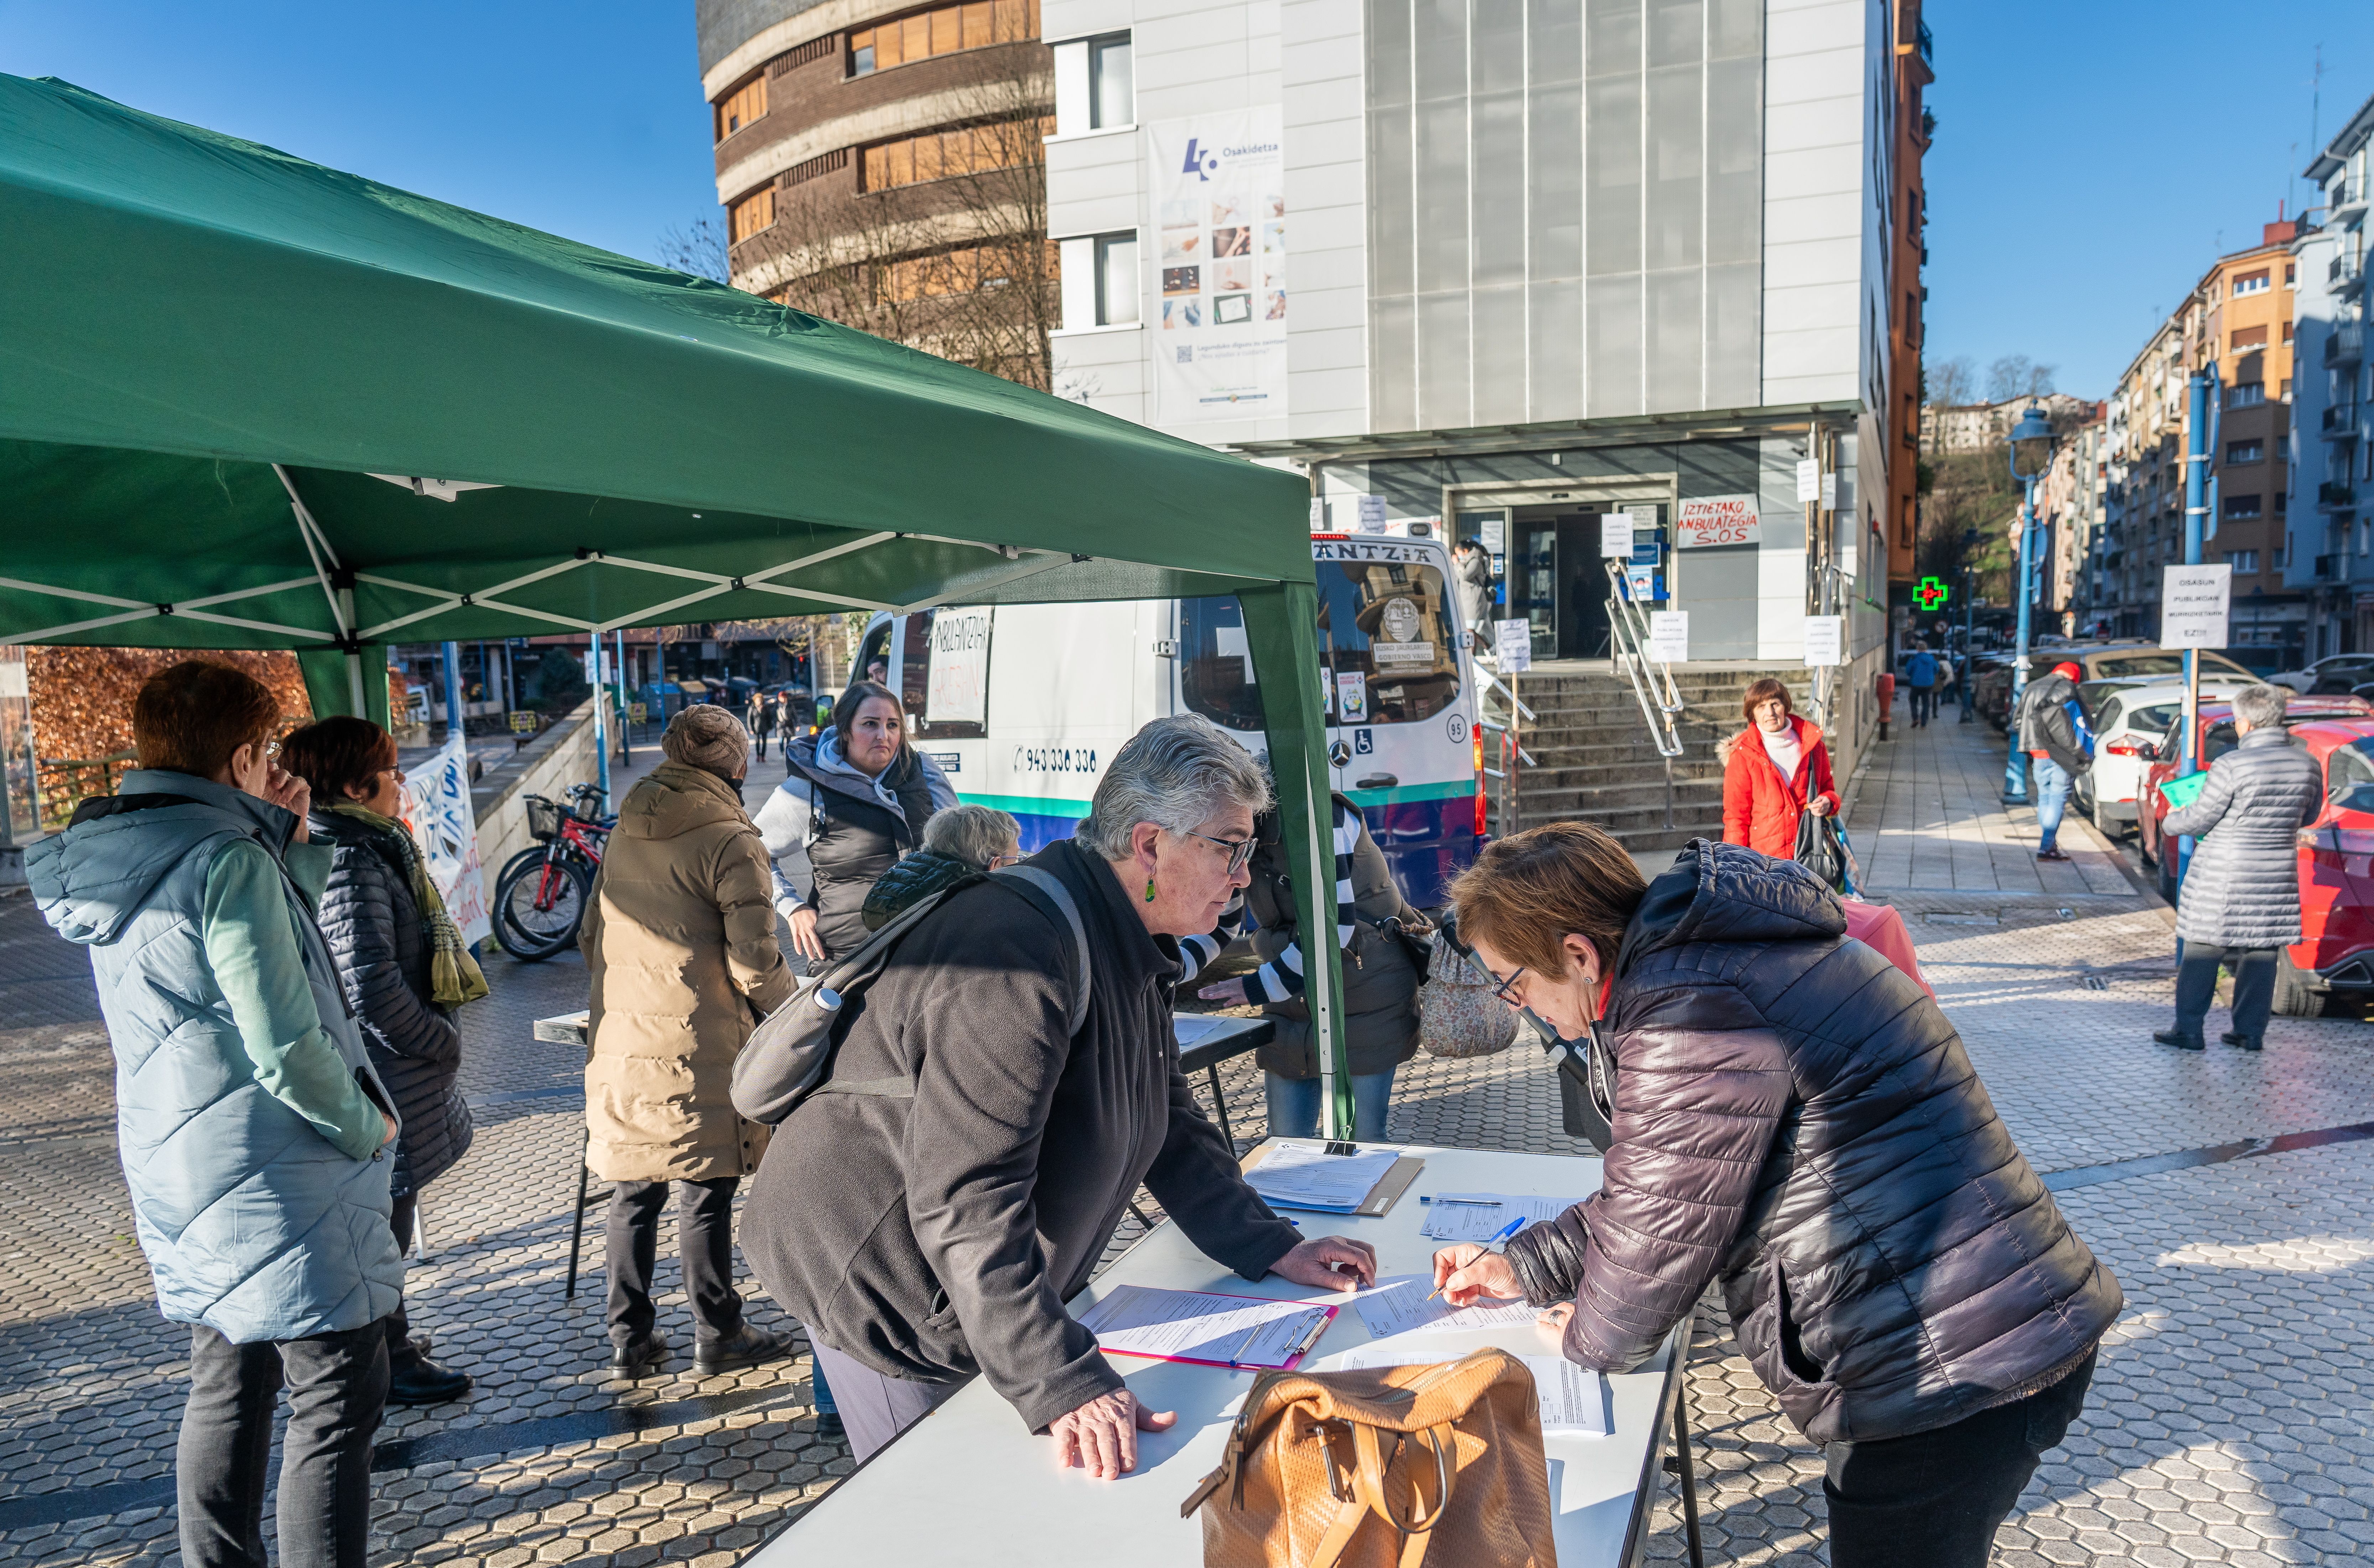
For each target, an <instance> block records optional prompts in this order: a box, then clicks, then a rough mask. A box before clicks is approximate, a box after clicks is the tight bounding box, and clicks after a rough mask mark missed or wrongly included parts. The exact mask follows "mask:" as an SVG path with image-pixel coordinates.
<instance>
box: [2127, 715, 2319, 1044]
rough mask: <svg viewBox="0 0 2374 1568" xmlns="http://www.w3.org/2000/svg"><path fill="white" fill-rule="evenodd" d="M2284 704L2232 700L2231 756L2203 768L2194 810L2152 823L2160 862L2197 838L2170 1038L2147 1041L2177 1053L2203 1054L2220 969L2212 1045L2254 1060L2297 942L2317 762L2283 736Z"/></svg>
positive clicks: (2184, 899) (2187, 882)
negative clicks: (2303, 850)
mask: <svg viewBox="0 0 2374 1568" xmlns="http://www.w3.org/2000/svg"><path fill="white" fill-rule="evenodd" d="M2290 696H2291V694H2290V693H2289V692H2287V691H2286V690H2284V689H2283V688H2282V687H2280V686H2267V685H2262V686H2246V687H2244V688H2243V689H2242V690H2239V691H2238V692H2236V693H2235V694H2234V696H2233V697H2232V699H2231V701H2232V702H2233V705H2234V730H2235V733H2236V734H2237V735H2238V736H2239V737H2240V739H2239V743H2238V744H2237V745H2236V746H2235V748H2234V749H2233V750H2231V751H2228V752H2227V753H2226V755H2224V756H2223V757H2220V758H2218V759H2217V760H2215V762H2212V763H2211V764H2210V765H2209V777H2208V779H2207V780H2206V781H2204V783H2203V784H2202V786H2201V794H2200V795H2199V796H2197V797H2196V798H2195V799H2194V800H2193V802H2192V805H2190V806H2186V807H2182V808H2179V809H2177V810H2174V811H2170V812H2169V813H2168V817H2167V819H2165V820H2164V821H2162V822H2161V824H2160V841H2159V842H2160V853H2161V854H2162V855H2173V854H2175V853H2176V841H2177V840H2178V839H2179V838H2180V837H2187V836H2190V837H2193V838H2197V839H2199V840H2200V841H2201V842H2200V843H2198V844H2196V845H2194V846H2193V851H2192V864H2191V865H2190V866H2188V867H2186V869H2185V873H2184V882H2183V886H2182V889H2181V890H2180V892H2179V893H2178V895H2177V901H2176V938H2177V943H2178V949H2179V951H2178V961H2177V970H2176V1027H2175V1028H2174V1029H2163V1030H2160V1031H2157V1032H2155V1033H2154V1034H2153V1035H2152V1038H2153V1039H2154V1040H2156V1041H2157V1042H2159V1043H2161V1044H2163V1045H2173V1046H2175V1047H2176V1048H2177V1049H2178V1050H2180V1051H2199V1050H2204V1049H2206V1046H2205V1043H2204V1040H2203V1030H2202V1020H2203V1019H2204V1017H2206V1016H2207V1014H2208V1012H2209V1003H2210V998H2211V996H2213V995H2214V994H2215V991H2216V989H2217V972H2218V970H2219V969H2220V968H2221V967H2222V968H2225V969H2228V970H2231V971H2232V972H2233V974H2234V1027H2233V1028H2231V1029H2229V1030H2227V1032H2225V1033H2224V1034H2223V1035H2221V1036H2220V1037H2219V1038H2221V1039H2222V1040H2224V1041H2225V1043H2227V1044H2228V1045H2239V1046H2240V1047H2241V1048H2242V1049H2243V1050H2245V1051H2256V1050H2258V1049H2259V1048H2260V1044H2261V1042H2262V1039H2263V1038H2264V1036H2265V1034H2266V1031H2267V1015H2268V1013H2269V1012H2270V1011H2271V1010H2272V1008H2273V1007H2274V994H2275V967H2276V965H2277V964H2278V963H2279V962H2280V961H2281V959H2282V953H2281V949H2285V948H2288V947H2290V946H2292V945H2293V944H2295V943H2297V942H2298V940H2299V939H2300V895H2299V841H2298V832H2299V831H2300V829H2302V828H2304V827H2306V826H2308V824H2309V823H2310V822H2313V821H2315V820H2316V819H2317V817H2318V815H2319V814H2320V813H2321V811H2322V810H2323V808H2324V796H2323V784H2322V781H2321V779H2320V778H2319V776H2318V772H2317V765H2316V760H2315V759H2314V758H2312V757H2310V756H2309V754H2308V753H2307V752H2306V751H2304V750H2302V749H2299V748H2298V747H2297V746H2295V745H2293V744H2292V741H2291V737H2290V736H2289V735H2288V734H2286V732H2285V730H2284V709H2285V705H2286V703H2287V702H2288V701H2289V700H2290Z"/></svg>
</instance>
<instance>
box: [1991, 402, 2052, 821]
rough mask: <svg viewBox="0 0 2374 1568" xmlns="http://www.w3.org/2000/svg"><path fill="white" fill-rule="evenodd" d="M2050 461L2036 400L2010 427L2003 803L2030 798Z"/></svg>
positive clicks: (2047, 429)
mask: <svg viewBox="0 0 2374 1568" xmlns="http://www.w3.org/2000/svg"><path fill="white" fill-rule="evenodd" d="M2051 463H2052V422H2051V420H2049V419H2046V418H2045V417H2044V410H2043V409H2042V408H2041V407H2039V406H2038V405H2036V404H2034V403H2030V404H2029V405H2028V406H2027V412H2026V413H2024V414H2022V415H2020V417H2019V423H2017V424H2016V425H2014V426H2012V428H2011V477H2013V478H2015V479H2017V480H2018V481H2019V483H2020V502H2019V575H2018V576H2016V578H2014V579H2013V580H2012V595H2013V597H2014V598H2015V599H2016V600H2017V601H2018V604H2019V641H2018V643H2016V647H2015V651H2014V653H2013V655H2012V661H2011V751H2010V754H2009V755H2008V756H2006V757H2005V758H2004V792H2003V798H2004V805H2006V806H2014V805H2024V804H2026V803H2027V753H2026V752H2025V751H2022V750H2021V749H2019V700H2020V696H2021V694H2022V693H2023V692H2025V691H2026V690H2027V616H2028V603H2029V601H2030V600H2031V599H2033V598H2034V597H2035V596H2036V583H2035V578H2036V481H2037V480H2039V479H2040V478H2042V477H2044V471H2045V469H2046V468H2048V467H2050V466H2051Z"/></svg>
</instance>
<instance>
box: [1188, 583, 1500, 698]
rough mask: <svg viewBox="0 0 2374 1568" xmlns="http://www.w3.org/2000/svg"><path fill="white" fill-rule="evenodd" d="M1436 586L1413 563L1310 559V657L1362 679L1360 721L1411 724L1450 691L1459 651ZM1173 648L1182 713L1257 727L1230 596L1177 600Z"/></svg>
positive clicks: (1249, 669)
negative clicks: (1314, 597) (1315, 616)
mask: <svg viewBox="0 0 2374 1568" xmlns="http://www.w3.org/2000/svg"><path fill="white" fill-rule="evenodd" d="M1443 594H1444V589H1443V583H1442V573H1441V572H1439V571H1437V570H1436V569H1435V568H1434V567H1432V566H1429V565H1426V564H1424V563H1421V562H1416V561H1384V560H1367V561H1351V560H1328V561H1322V562H1320V563H1319V646H1320V650H1321V652H1320V662H1321V664H1322V666H1328V667H1330V668H1332V670H1333V672H1334V674H1335V675H1337V676H1343V675H1350V674H1357V675H1358V676H1360V677H1361V678H1363V680H1364V681H1365V683H1366V686H1367V697H1368V709H1369V716H1368V719H1367V722H1368V723H1369V724H1374V725H1398V724H1413V723H1416V721H1418V720H1420V719H1427V718H1432V717H1433V716H1434V715H1435V714H1437V713H1441V712H1443V711H1444V710H1446V709H1448V708H1449V707H1450V706H1451V703H1452V702H1453V701H1455V700H1456V699H1457V697H1458V695H1459V651H1458V649H1457V647H1456V646H1455V645H1454V644H1453V643H1452V642H1451V620H1450V617H1449V615H1448V614H1447V613H1446V612H1445V610H1444V608H1443ZM1331 654H1332V657H1331V656H1330V655H1331ZM1179 656H1180V661H1181V663H1180V685H1181V695H1182V696H1183V697H1184V699H1185V701H1186V705H1187V707H1188V709H1189V711H1190V712H1193V713H1201V714H1203V715H1204V716H1205V718H1207V719H1210V720H1211V721H1212V722H1213V723H1215V724H1219V725H1227V726H1228V728H1230V729H1237V730H1257V729H1260V728H1261V727H1262V722H1263V721H1262V705H1261V690H1260V688H1259V687H1258V686H1257V685H1256V684H1255V683H1254V680H1253V666H1252V649H1251V648H1250V647H1248V646H1247V644H1246V643H1245V621H1244V612H1243V610H1242V609H1241V608H1240V607H1239V606H1238V604H1237V601H1236V598H1235V597H1234V595H1229V596H1227V597H1221V598H1207V599H1182V600H1181V601H1180V604H1179ZM1333 687H1334V683H1332V682H1331V690H1330V691H1329V693H1328V696H1329V717H1330V721H1331V722H1334V698H1335V696H1336V690H1334V689H1332V688H1333Z"/></svg>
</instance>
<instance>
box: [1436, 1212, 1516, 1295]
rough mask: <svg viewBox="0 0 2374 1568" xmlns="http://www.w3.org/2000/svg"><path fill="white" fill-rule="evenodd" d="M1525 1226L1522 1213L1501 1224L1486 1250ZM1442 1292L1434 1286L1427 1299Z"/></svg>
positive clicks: (1487, 1244) (1439, 1287)
mask: <svg viewBox="0 0 2374 1568" xmlns="http://www.w3.org/2000/svg"><path fill="white" fill-rule="evenodd" d="M1524 1228H1525V1217H1524V1216H1523V1215H1522V1214H1520V1215H1518V1216H1517V1217H1516V1218H1515V1219H1514V1220H1510V1221H1509V1222H1508V1223H1507V1224H1505V1225H1503V1226H1501V1227H1500V1229H1499V1230H1498V1232H1494V1234H1493V1236H1492V1239H1491V1240H1490V1241H1488V1242H1486V1243H1485V1244H1484V1250H1485V1251H1486V1252H1490V1251H1491V1250H1492V1249H1493V1248H1494V1247H1497V1246H1498V1245H1499V1244H1501V1243H1502V1242H1505V1241H1507V1240H1508V1239H1509V1238H1510V1236H1513V1235H1515V1234H1516V1233H1517V1232H1520V1231H1522V1230H1523V1229H1524ZM1440 1294H1442V1287H1441V1286H1440V1285H1437V1286H1436V1287H1435V1288H1434V1291H1433V1294H1431V1295H1428V1297H1427V1298H1426V1299H1427V1300H1428V1301H1432V1300H1434V1299H1435V1297H1436V1296H1440Z"/></svg>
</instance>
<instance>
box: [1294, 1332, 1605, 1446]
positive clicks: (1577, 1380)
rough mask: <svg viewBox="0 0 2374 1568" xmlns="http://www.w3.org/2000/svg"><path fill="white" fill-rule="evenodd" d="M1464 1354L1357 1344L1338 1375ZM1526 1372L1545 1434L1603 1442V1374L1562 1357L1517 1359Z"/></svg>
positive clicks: (1420, 1346) (1422, 1346)
mask: <svg viewBox="0 0 2374 1568" xmlns="http://www.w3.org/2000/svg"><path fill="white" fill-rule="evenodd" d="M1466 1354H1467V1352H1466V1351H1465V1350H1449V1349H1446V1348H1445V1347H1444V1346H1443V1345H1442V1344H1441V1342H1440V1341H1439V1340H1438V1341H1434V1342H1431V1343H1429V1342H1428V1339H1427V1338H1424V1337H1423V1336H1421V1337H1419V1338H1413V1339H1400V1340H1393V1341H1391V1342H1378V1343H1373V1344H1368V1345H1356V1346H1354V1347H1353V1348H1352V1349H1350V1350H1346V1351H1345V1352H1344V1353H1343V1354H1342V1355H1340V1356H1338V1357H1336V1358H1335V1370H1337V1371H1339V1372H1353V1371H1357V1370H1358V1369H1360V1368H1363V1367H1381V1366H1433V1365H1435V1364H1437V1363H1439V1362H1455V1361H1457V1360H1459V1359H1460V1358H1461V1357H1462V1356H1464V1355H1466ZM1517 1359H1518V1360H1519V1361H1521V1362H1524V1363H1525V1370H1526V1371H1528V1372H1530V1373H1533V1374H1534V1389H1535V1390H1536V1391H1537V1393H1538V1394H1539V1396H1540V1397H1541V1402H1542V1431H1543V1432H1545V1433H1557V1434H1559V1435H1562V1436H1576V1437H1605V1436H1606V1435H1607V1434H1608V1432H1609V1430H1610V1422H1609V1420H1608V1412H1609V1409H1610V1407H1609V1390H1608V1387H1607V1378H1606V1376H1605V1375H1604V1373H1596V1372H1593V1371H1592V1370H1591V1369H1590V1368H1589V1367H1587V1366H1577V1365H1576V1364H1575V1363H1574V1362H1570V1361H1568V1360H1567V1359H1566V1358H1565V1357H1564V1356H1519V1357H1518V1358H1517Z"/></svg>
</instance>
